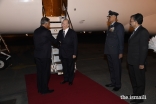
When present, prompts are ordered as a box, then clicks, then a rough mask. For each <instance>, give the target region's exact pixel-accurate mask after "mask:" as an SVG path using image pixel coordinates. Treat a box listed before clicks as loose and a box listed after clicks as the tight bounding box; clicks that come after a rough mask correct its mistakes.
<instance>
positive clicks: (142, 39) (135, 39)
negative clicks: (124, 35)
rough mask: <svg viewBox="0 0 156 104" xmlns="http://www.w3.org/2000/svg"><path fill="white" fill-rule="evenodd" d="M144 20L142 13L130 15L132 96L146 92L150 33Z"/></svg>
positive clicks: (136, 100) (129, 61) (129, 58)
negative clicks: (143, 23) (132, 29)
mask: <svg viewBox="0 0 156 104" xmlns="http://www.w3.org/2000/svg"><path fill="white" fill-rule="evenodd" d="M142 22H143V16H142V14H140V13H137V14H134V15H132V16H131V17H130V26H131V27H133V28H134V32H133V33H132V35H131V36H130V38H129V41H128V65H129V75H130V79H131V84H132V88H133V94H132V95H131V96H142V95H144V92H145V69H146V58H147V53H148V40H149V33H148V31H147V30H146V29H145V28H144V27H143V26H142V25H141V24H142ZM130 102H131V103H133V104H139V103H142V102H143V99H134V100H131V101H130Z"/></svg>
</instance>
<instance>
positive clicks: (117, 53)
mask: <svg viewBox="0 0 156 104" xmlns="http://www.w3.org/2000/svg"><path fill="white" fill-rule="evenodd" d="M118 15H119V14H118V13H116V12H113V11H109V15H108V16H107V17H108V23H109V24H110V25H109V27H108V30H107V37H106V42H105V49H104V54H106V55H107V60H108V66H109V70H110V77H111V83H110V84H106V85H105V86H106V87H114V88H113V91H118V90H119V89H120V88H121V58H122V57H123V49H124V27H123V25H122V24H121V23H119V22H117V16H118Z"/></svg>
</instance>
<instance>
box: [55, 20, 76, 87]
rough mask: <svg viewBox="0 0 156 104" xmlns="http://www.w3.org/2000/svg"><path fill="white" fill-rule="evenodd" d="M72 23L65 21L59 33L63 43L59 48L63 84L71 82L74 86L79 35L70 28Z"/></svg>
mask: <svg viewBox="0 0 156 104" xmlns="http://www.w3.org/2000/svg"><path fill="white" fill-rule="evenodd" d="M69 26H70V22H69V20H68V19H64V20H63V22H62V28H63V29H62V30H60V31H59V33H58V36H57V40H58V41H60V42H61V45H60V47H59V57H60V59H61V62H62V66H63V75H64V80H63V81H62V82H61V84H65V83H66V82H69V85H72V84H73V80H74V62H75V58H76V57H77V45H78V42H77V34H76V32H75V31H74V30H72V29H70V28H69Z"/></svg>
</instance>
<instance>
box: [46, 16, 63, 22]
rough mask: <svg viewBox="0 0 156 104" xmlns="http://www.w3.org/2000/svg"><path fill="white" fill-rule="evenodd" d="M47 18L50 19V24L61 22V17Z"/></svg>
mask: <svg viewBox="0 0 156 104" xmlns="http://www.w3.org/2000/svg"><path fill="white" fill-rule="evenodd" d="M47 18H49V19H50V22H61V18H62V17H61V16H58V17H50V16H47Z"/></svg>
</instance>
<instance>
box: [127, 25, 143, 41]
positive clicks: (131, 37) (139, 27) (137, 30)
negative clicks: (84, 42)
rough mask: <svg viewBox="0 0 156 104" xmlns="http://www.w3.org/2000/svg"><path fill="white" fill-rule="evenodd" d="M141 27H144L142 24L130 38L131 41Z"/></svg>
mask: <svg viewBox="0 0 156 104" xmlns="http://www.w3.org/2000/svg"><path fill="white" fill-rule="evenodd" d="M141 27H142V26H140V27H138V29H137V30H136V31H135V32H134V34H133V35H132V36H131V37H130V38H129V41H130V40H131V39H133V38H134V37H135V36H136V35H137V34H138V32H139V31H140V29H141Z"/></svg>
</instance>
